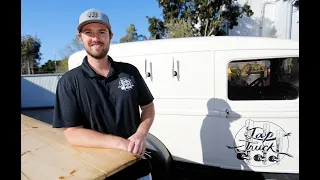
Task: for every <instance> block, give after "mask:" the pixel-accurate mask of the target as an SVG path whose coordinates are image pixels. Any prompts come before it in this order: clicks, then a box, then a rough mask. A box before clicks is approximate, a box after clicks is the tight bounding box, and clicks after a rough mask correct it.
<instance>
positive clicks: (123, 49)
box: [109, 36, 299, 57]
mask: <svg viewBox="0 0 320 180" xmlns="http://www.w3.org/2000/svg"><path fill="white" fill-rule="evenodd" d="M240 49H299V41H294V40H288V39H279V38H267V37H248V36H211V37H189V38H172V39H160V40H147V41H136V42H129V43H119V44H113V45H112V46H111V48H110V51H109V55H110V56H114V57H116V56H124V55H125V56H133V55H146V54H155V53H157V54H159V53H161V54H162V53H172V52H189V51H190V52H191V51H207V50H240Z"/></svg>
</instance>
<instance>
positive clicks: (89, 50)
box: [84, 44, 109, 59]
mask: <svg viewBox="0 0 320 180" xmlns="http://www.w3.org/2000/svg"><path fill="white" fill-rule="evenodd" d="M102 46H104V44H102ZM84 49H85V50H86V52H87V53H88V54H89V55H90V56H91V57H93V58H95V59H103V58H104V57H106V55H107V54H108V51H109V47H108V46H105V47H103V49H102V50H99V51H96V50H94V49H93V48H92V47H91V46H89V47H84Z"/></svg>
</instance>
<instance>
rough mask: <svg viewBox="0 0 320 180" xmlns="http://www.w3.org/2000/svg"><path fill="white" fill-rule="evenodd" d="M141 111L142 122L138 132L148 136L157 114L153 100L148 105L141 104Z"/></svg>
mask: <svg viewBox="0 0 320 180" xmlns="http://www.w3.org/2000/svg"><path fill="white" fill-rule="evenodd" d="M141 111H142V112H141V124H140V125H139V127H138V130H137V132H139V133H142V134H143V135H144V136H147V134H148V132H149V130H150V127H151V125H152V123H153V120H154V116H155V111H154V104H153V102H151V103H150V104H148V105H145V106H141Z"/></svg>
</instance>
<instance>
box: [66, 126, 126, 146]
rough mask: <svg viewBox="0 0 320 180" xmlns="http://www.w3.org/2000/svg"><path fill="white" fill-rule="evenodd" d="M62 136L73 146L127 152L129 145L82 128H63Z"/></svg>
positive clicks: (123, 141) (118, 139) (122, 139)
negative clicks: (114, 149)
mask: <svg viewBox="0 0 320 180" xmlns="http://www.w3.org/2000/svg"><path fill="white" fill-rule="evenodd" d="M64 134H65V136H66V138H67V140H68V141H69V143H70V144H71V145H74V146H82V147H92V148H116V149H123V150H127V149H128V145H129V140H127V139H124V138H121V137H118V136H113V135H108V134H102V133H100V132H97V131H94V130H91V129H85V128H83V127H82V126H77V127H69V128H65V129H64Z"/></svg>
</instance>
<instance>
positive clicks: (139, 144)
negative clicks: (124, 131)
mask: <svg viewBox="0 0 320 180" xmlns="http://www.w3.org/2000/svg"><path fill="white" fill-rule="evenodd" d="M141 111H142V112H141V123H140V125H139V127H138V129H137V131H136V133H134V134H133V135H132V136H130V137H129V138H128V139H129V140H130V143H129V145H128V151H129V152H132V153H135V154H139V155H140V156H143V154H144V152H145V150H146V138H147V135H148V132H149V130H150V127H151V125H152V123H153V120H154V116H155V110H154V104H153V102H151V103H149V104H148V105H145V106H141Z"/></svg>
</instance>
